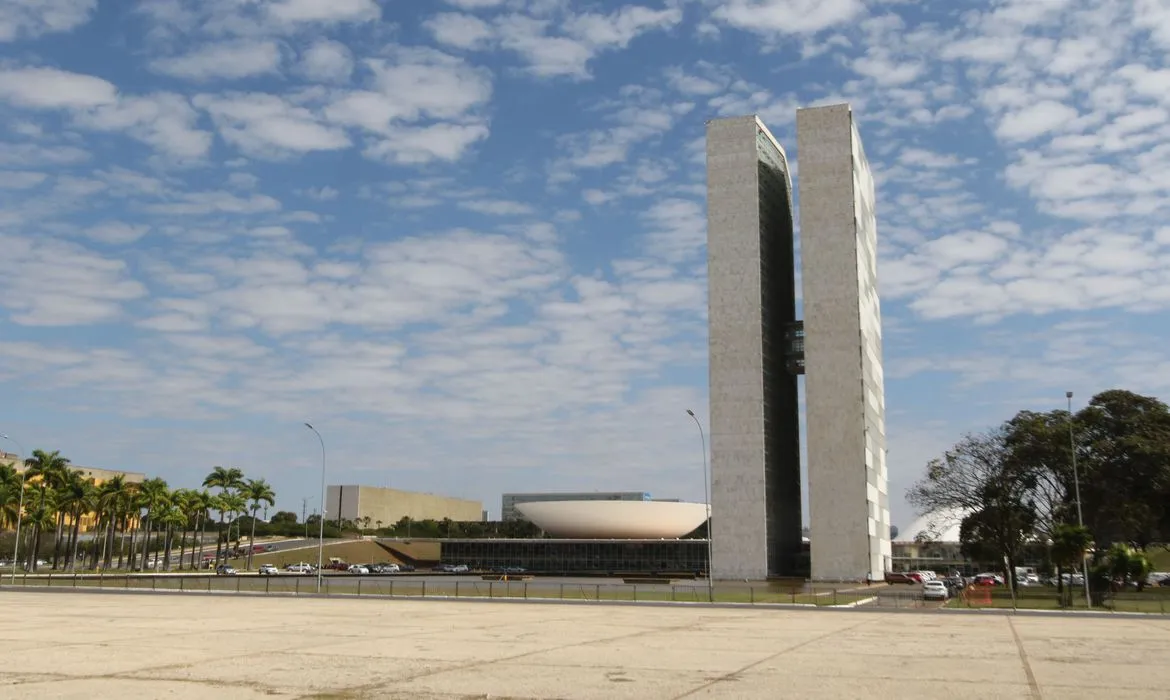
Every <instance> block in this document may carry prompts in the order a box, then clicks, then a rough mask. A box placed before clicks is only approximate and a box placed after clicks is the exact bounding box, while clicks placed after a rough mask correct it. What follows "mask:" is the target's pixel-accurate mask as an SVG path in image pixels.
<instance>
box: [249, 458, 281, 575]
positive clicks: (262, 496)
mask: <svg viewBox="0 0 1170 700" xmlns="http://www.w3.org/2000/svg"><path fill="white" fill-rule="evenodd" d="M243 496H244V498H246V499H248V500H249V501H250V502H251V504H252V507H251V513H252V534H251V535H249V536H248V565H247V569H248V570H249V571H251V569H252V552H253V550H255V549H256V511H258V510H260V503H261V502H263V503H267V504H268V505H270V506H274V505H276V492H275V491H273V490H272V487H271V486H269V485H268V482H267V481H265V480H264V479H248V483H246V484H245V485H244V490H243Z"/></svg>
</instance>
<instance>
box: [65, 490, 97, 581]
mask: <svg viewBox="0 0 1170 700" xmlns="http://www.w3.org/2000/svg"><path fill="white" fill-rule="evenodd" d="M93 483H94V482H93V479H87V478H85V477H83V476H82V475H81V472H79V471H71V472H69V481H68V483H66V484H65V487H64V488H63V489H62V490H61V500H60V506H61V512H62V513H66V512H68V514H69V519H70V521H71V524H72V525H73V527H72V530H71V532H70V533H69V535H68V539H67V540H66V542H65V556H66V559H65V561H66V565H67V566H69V568H70V570H71V571H76V570H77V562H76V560H77V541H78V540H79V539H80V536H81V516H82V515H84V514H86V513H89V512H91V511H92V510H93V508H94V485H93Z"/></svg>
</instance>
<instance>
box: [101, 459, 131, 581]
mask: <svg viewBox="0 0 1170 700" xmlns="http://www.w3.org/2000/svg"><path fill="white" fill-rule="evenodd" d="M125 486H126V477H125V476H123V475H121V474H118V475H117V476H115V477H113V478H112V479H110V480H109V481H105V482H103V483H102V485H101V486H99V487H98V488H97V494H96V495H95V498H94V502H95V505H94V508H95V510H96V511H97V514H98V524H99V526H101V529H102V553H101V556H100V557H99V558H98V559H96V560H95V561H100V562H101V566H102V568H106V569H108V568H110V558H111V557H112V556H113V553H114V531H115V529H116V528H117V525H118V512H119V511H118V500H119V499H120V498H121V497H122V490H123V489H124V488H125ZM95 532H96V530H95Z"/></svg>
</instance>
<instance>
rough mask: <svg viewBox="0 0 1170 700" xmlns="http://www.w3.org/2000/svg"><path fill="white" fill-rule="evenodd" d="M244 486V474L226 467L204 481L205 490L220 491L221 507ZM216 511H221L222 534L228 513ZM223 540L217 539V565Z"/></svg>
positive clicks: (215, 470)
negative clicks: (230, 494) (225, 498)
mask: <svg viewBox="0 0 1170 700" xmlns="http://www.w3.org/2000/svg"><path fill="white" fill-rule="evenodd" d="M243 485H244V472H242V471H240V470H239V469H236V468H235V467H229V468H226V469H225V468H224V467H214V468H213V469H212V470H211V473H210V474H208V475H207V477H206V478H204V479H203V486H204V488H212V489H219V500H220V504H221V505H223V504H224V503H225V501H224V497H225V496H226V495H228V493H230V492H232V491H235V490H237V489H239V488H242V487H243ZM216 510H218V511H219V530H220V532H221V533H222V532H223V529H224V528H223V526H224V519H225V516H226V515H227V513H226V511H225V510H224V509H223V508H217V509H216ZM221 540H222V537H216V538H215V562H216V564H219V556H220V551H221V550H220V544H221Z"/></svg>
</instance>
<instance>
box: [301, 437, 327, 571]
mask: <svg viewBox="0 0 1170 700" xmlns="http://www.w3.org/2000/svg"><path fill="white" fill-rule="evenodd" d="M305 427H306V428H308V429H309V430H312V431H313V434H314V435H316V436H317V442H319V443H321V520H320V523H319V529H318V531H317V592H318V593H320V592H321V565H322V563H323V561H322V559H323V555H324V554H325V439H324V438H323V437H321V433H319V432H317V429H316V428H314V427H313V425H312V424H311V423H305Z"/></svg>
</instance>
